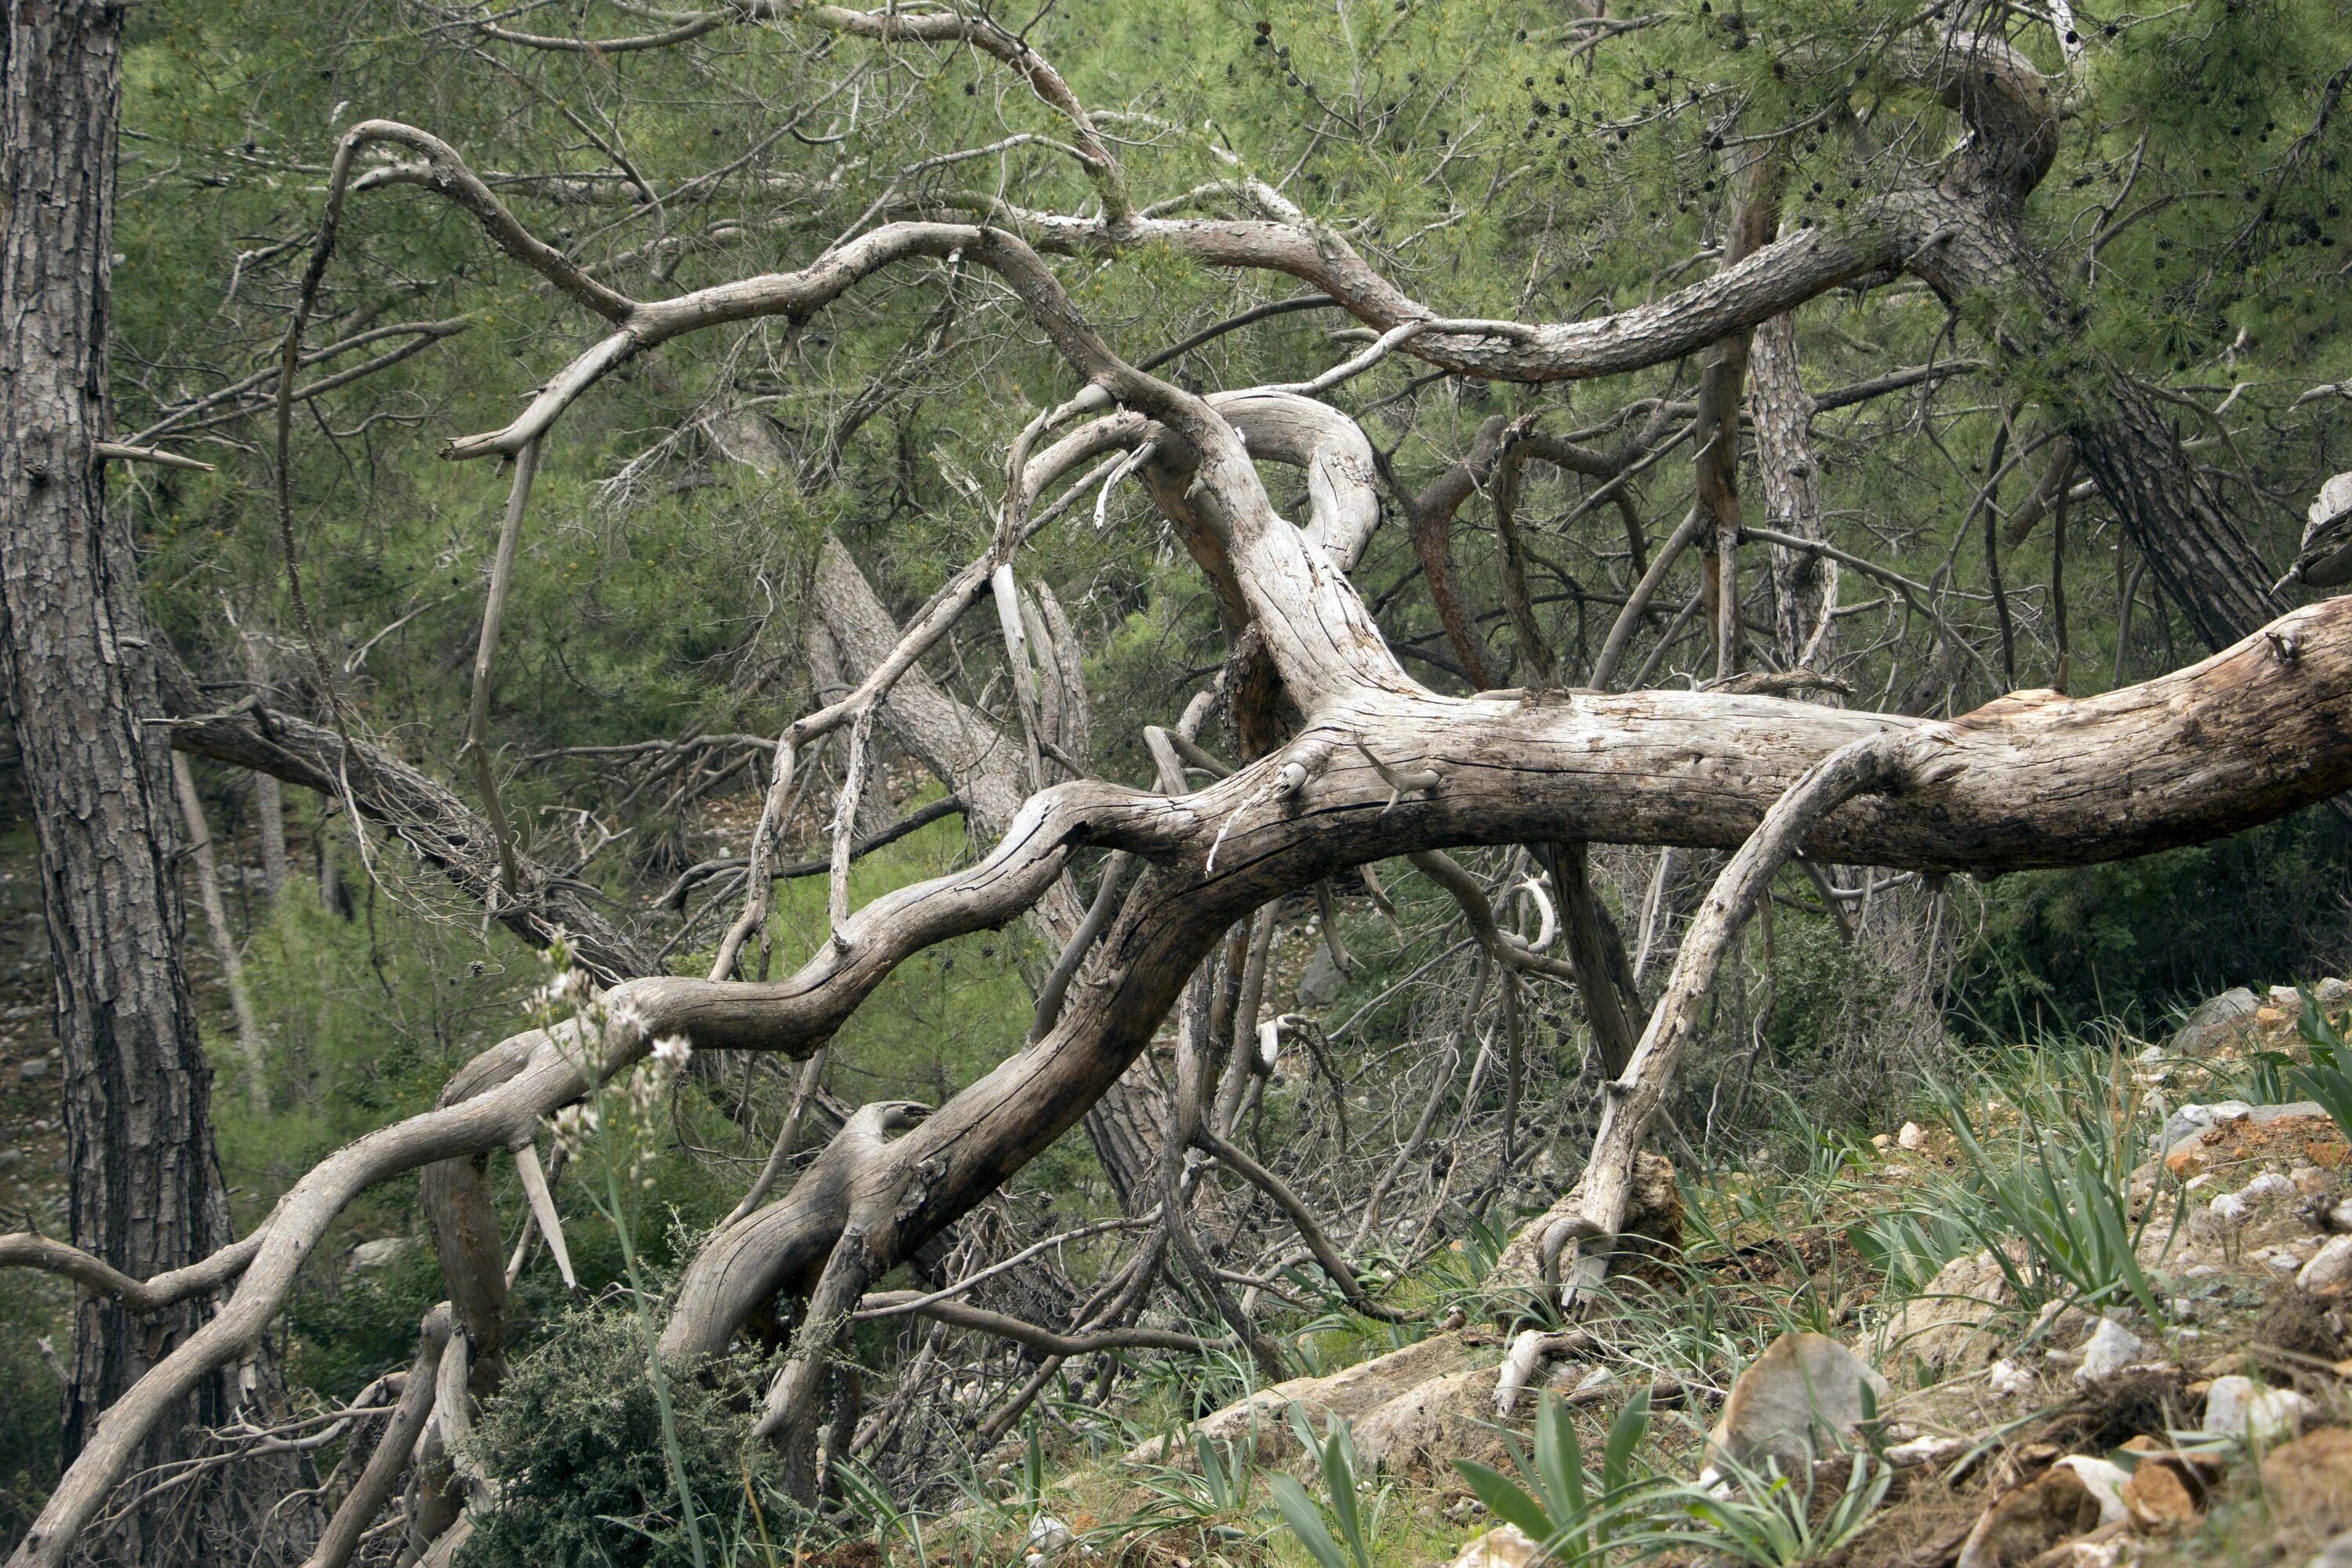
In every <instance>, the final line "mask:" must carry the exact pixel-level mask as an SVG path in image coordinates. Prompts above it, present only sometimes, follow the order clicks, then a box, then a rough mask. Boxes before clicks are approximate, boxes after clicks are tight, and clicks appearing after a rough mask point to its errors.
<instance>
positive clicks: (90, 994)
mask: <svg viewBox="0 0 2352 1568" xmlns="http://www.w3.org/2000/svg"><path fill="white" fill-rule="evenodd" d="M121 15H122V14H121V11H120V10H119V9H117V8H116V7H113V6H110V5H101V4H97V3H95V0H68V3H66V4H52V3H46V0H10V3H9V5H8V8H7V32H6V37H5V46H0V47H5V82H0V144H5V154H0V156H5V176H0V177H5V184H6V195H5V207H0V318H5V321H7V323H8V327H7V331H6V332H5V338H0V374H5V386H0V453H5V462H0V616H5V636H0V675H5V686H6V691H7V699H8V703H9V710H10V713H11V716H12V717H13V719H14V721H15V722H16V738H17V743H18V745H19V746H20V747H21V749H22V751H23V755H24V764H25V778H26V787H27V790H28V792H29V794H30V795H31V797H32V810H33V821H34V827H35V831H36V836H37V838H38V841H39V847H40V866H41V884H42V898H43V902H44V905H45V908H46V910H47V917H48V930H49V941H50V951H51V957H52V959H53V961H54V965H55V970H56V984H57V1003H56V1006H57V1019H56V1022H57V1036H58V1041H59V1043H60V1045H61V1046H62V1047H63V1056H64V1073H63V1079H64V1090H65V1121H66V1139H67V1154H68V1162H69V1164H70V1177H71V1188H70V1200H69V1201H70V1209H71V1224H72V1231H73V1238H74V1240H75V1242H76V1243H77V1244H78V1245H79V1246H80V1247H82V1248H83V1249H84V1250H85V1251H88V1252H89V1253H91V1254H94V1255H95V1256H96V1257H98V1258H100V1259H102V1260H103V1261H104V1262H106V1263H108V1264H110V1265H111V1266H113V1267H114V1268H120V1269H121V1270H122V1271H123V1272H125V1273H127V1274H130V1275H132V1276H134V1277H136V1278H140V1279H146V1278H148V1277H150V1276H152V1275H154V1274H156V1273H158V1272H161V1271H163V1270H168V1269H172V1268H179V1267H182V1266H184V1265H187V1264H191V1263H194V1262H195V1261H196V1260H198V1259H200V1258H205V1257H206V1256H207V1255H209V1254H211V1253H213V1252H214V1251H215V1250H216V1249H218V1248H219V1247H223V1246H225V1245H226V1244H227V1243H228V1242H229V1240H230V1239H231V1237H230V1230H229V1217H228V1204H227V1200H226V1196H225V1194H224V1192H223V1188H222V1184H221V1176H220V1171H219V1168H218V1165H217V1163H216V1162H215V1157H214V1153H213V1147H212V1131H211V1123H210V1120H209V1114H208V1111H209V1105H210V1100H211V1093H212V1076H211V1073H210V1071H209V1070H208V1068H206V1066H205V1057H204V1052H203V1049H202V1047H201V1045H200V1043H199V1040H198V1037H197V1031H196V1016H195V1007H194V1000H193V998H192V997H191V995H190V993H189V989H188V980H187V975H186V973H185V972H184V970H183V968H182V966H181V963H180V957H179V943H180V941H181V937H182V935H183V931H184V913H183V910H182V907H181V902H180V892H179V879H178V875H177V868H176V865H175V855H176V848H177V840H178V835H177V833H176V832H175V831H174V827H173V820H172V814H173V792H172V773H171V752H170V749H169V741H168V736H167V734H166V732H165V731H162V730H159V729H154V728H151V727H149V726H147V725H146V724H145V723H144V722H143V720H144V719H145V718H146V717H149V716H152V715H155V714H157V713H159V712H160V711H161V710H162V703H161V701H160V700H159V697H158V689H157V674H156V667H155V660H154V655H153V652H152V641H151V637H152V634H151V633H150V632H149V630H148V626H147V622H146V617H145V615H144V612H143V611H142V608H141V605H140V598H139V579H138V563H137V560H136V557H135V554H134V552H133V549H132V544H131V533H130V529H129V526H128V523H127V521H124V520H123V519H122V517H121V515H120V514H119V512H116V513H110V511H109V509H108V507H107V503H106V484H105V479H104V470H103V468H102V466H101V464H100V461H99V460H98V458H97V457H96V455H95V452H94V449H93V448H94V443H96V442H98V441H100V440H103V439H105V438H107V437H109V436H110V434H111V431H110V428H109V425H108V416H107V396H106V337H107V331H108V321H109V272H110V254H111V247H112V245H113V238H114V237H113V217H112V214H113V206H114V161H115V132H116V121H117V115H118V112H119V108H120V101H121ZM206 1315H207V1310H206V1309H205V1307H204V1306H203V1305H201V1304H200V1303H199V1302H198V1301H195V1300H190V1301H186V1302H183V1303H180V1304H178V1305H176V1306H174V1307H173V1308H171V1309H170V1310H166V1311H163V1312H162V1313H159V1314H157V1315H155V1316H153V1317H152V1318H148V1319H146V1320H143V1321H142V1320H140V1319H137V1318H134V1317H133V1316H132V1315H131V1313H130V1312H128V1311H127V1310H124V1309H122V1308H121V1307H120V1306H118V1305H116V1304H114V1303H112V1302H111V1301H110V1300H106V1299H103V1298H100V1297H99V1296H96V1295H92V1294H88V1293H85V1294H84V1295H83V1296H82V1297H81V1299H80V1300H79V1302H78V1303H77V1306H76V1310H75V1313H74V1344H73V1367H72V1373H71V1378H70V1381H69V1383H68V1387H67V1391H66V1412H65V1452H66V1454H67V1456H68V1458H71V1457H72V1456H73V1455H75V1454H76V1453H78V1452H79V1451H80V1450H81V1448H82V1447H84V1445H86V1444H87V1443H88V1442H89V1439H90V1436H91V1433H92V1429H93V1426H94V1425H95V1424H96V1422H97V1420H98V1417H99V1415H100V1412H101V1411H103V1410H104V1409H105V1408H106V1407H107V1406H108V1405H111V1404H112V1403H113V1402H114V1401H115V1400H116V1399H117V1398H119V1397H120V1396H121V1394H122V1392H123V1391H124V1390H125V1389H127V1388H129V1387H130V1386H131V1384H133V1383H134V1382H136V1381H137V1380H138V1378H139V1377H140V1376H141V1374H142V1373H144V1372H145V1371H146V1370H147V1369H148V1368H149V1367H150V1366H152V1365H153V1364H154V1363H156V1362H157V1361H159V1360H161V1359H163V1356H164V1355H165V1354H166V1353H167V1352H170V1351H171V1350H172V1349H173V1347H174V1346H175V1345H177V1344H179V1343H180V1342H183V1341H184V1340H185V1339H187V1338H188V1337H189V1335H190V1334H191V1333H193V1332H194V1331H195V1329H196V1328H197V1326H198V1325H199V1323H200V1322H201V1321H203V1319H204V1318H205V1316H206ZM189 1392H190V1393H191V1394H193V1398H192V1399H191V1400H190V1401H189V1402H187V1403H185V1404H184V1405H179V1406H178V1407H177V1408H176V1409H175V1411H174V1412H173V1417H172V1418H170V1419H167V1420H165V1421H163V1422H162V1423H160V1424H158V1425H157V1426H155V1428H154V1429H153V1431H152V1435H151V1436H149V1438H148V1440H147V1441H146V1443H145V1444H144V1445H143V1446H142V1450H141V1456H140V1462H141V1463H142V1464H144V1465H157V1464H162V1463H165V1462H167V1461H169V1460H172V1459H175V1458H184V1457H186V1456H188V1455H190V1454H192V1453H194V1452H195V1451H196V1445H195V1443H194V1441H193V1440H192V1438H191V1436H190V1435H189V1433H188V1431H187V1427H188V1426H189V1424H190V1423H192V1422H193V1423H216V1422H219V1421H222V1420H224V1419H226V1417H227V1415H229V1413H230V1410H231V1408H232V1406H233V1405H234V1404H235V1403H236V1384H235V1381H234V1374H233V1373H232V1372H231V1371H230V1370H229V1369H226V1368H216V1369H214V1370H213V1371H212V1372H211V1373H209V1374H208V1375H206V1376H205V1377H203V1378H201V1379H198V1380H196V1381H194V1383H193V1384H191V1385H190V1389H189ZM193 1512H194V1510H190V1509H189V1508H187V1507H185V1506H182V1507H179V1508H177V1509H175V1510H173V1514H172V1516H171V1517H170V1518H169V1519H167V1518H166V1517H165V1516H164V1515H163V1513H161V1512H160V1511H156V1510H133V1511H132V1512H131V1513H130V1514H128V1515H126V1516H125V1517H124V1518H123V1519H122V1521H121V1524H120V1526H119V1527H118V1528H117V1529H116V1530H114V1531H111V1532H110V1535H109V1537H108V1538H107V1539H106V1540H105V1541H103V1542H98V1541H93V1542H89V1544H90V1545H91V1546H93V1547H98V1548H100V1550H101V1551H102V1552H105V1553H106V1554H108V1555H115V1556H120V1557H121V1558H122V1559H123V1560H125V1561H138V1562H149V1563H161V1562H167V1561H178V1562H186V1563H206V1562H212V1561H215V1553H216V1552H228V1553H231V1554H235V1547H234V1546H233V1544H232V1542H230V1541H229V1540H227V1539H226V1537H225V1535H224V1534H223V1532H221V1531H218V1530H217V1529H215V1528H211V1527H208V1526H206V1525H205V1524H204V1523H202V1522H200V1521H196V1520H195V1519H194V1518H193V1517H192V1514H193ZM175 1521H177V1522H175Z"/></svg>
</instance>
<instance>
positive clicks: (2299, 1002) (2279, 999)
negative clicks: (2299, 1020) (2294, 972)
mask: <svg viewBox="0 0 2352 1568" xmlns="http://www.w3.org/2000/svg"><path fill="white" fill-rule="evenodd" d="M2271 1005H2272V1006H2273V1007H2275V1008H2277V1009H2278V1010H2279V1011H2280V1012H2282V1013H2284V1014H2286V1015H2287V1016H2289V1017H2293V1016H2294V1015H2295V1014H2298V1013H2300V1012H2302V1011H2303V993H2302V992H2300V991H2297V990H2296V989H2295V988H2294V986H2292V985H2273V986H2272V987H2271Z"/></svg>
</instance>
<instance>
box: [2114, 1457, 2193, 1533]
mask: <svg viewBox="0 0 2352 1568" xmlns="http://www.w3.org/2000/svg"><path fill="white" fill-rule="evenodd" d="M2122 1500H2123V1505H2124V1508H2125V1509H2126V1510H2127V1511H2128V1512H2129V1513H2130V1515H2131V1521H2132V1523H2133V1524H2135V1525H2137V1527H2138V1528H2139V1529H2141V1530H2143V1531H2147V1532H2148V1533H2149V1534H2152V1535H2168V1534H2170V1533H2172V1532H2173V1531H2179V1530H2186V1529H2187V1528H2188V1527H2189V1526H2190V1525H2192V1524H2194V1523H2196V1522H2197V1499H2196V1496H2195V1494H2193V1493H2192V1492H2190V1490H2189V1483H2188V1482H2187V1481H2185V1480H2183V1479H2181V1478H2180V1474H2179V1471H2177V1470H2175V1469H2173V1468H2172V1467H2171V1466H2169V1465H2161V1464H2158V1463H2156V1462H2155V1461H2153V1460H2149V1459H2143V1460H2141V1461H2140V1462H2139V1464H2137V1466H2135V1467H2133V1469H2132V1473H2131V1479H2128V1480H2126V1481H2125V1482H2124V1485H2123V1492H2122Z"/></svg>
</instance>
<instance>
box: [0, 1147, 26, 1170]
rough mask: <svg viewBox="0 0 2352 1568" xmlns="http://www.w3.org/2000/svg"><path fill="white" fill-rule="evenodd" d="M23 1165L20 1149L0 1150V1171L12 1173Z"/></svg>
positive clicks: (22, 1152)
mask: <svg viewBox="0 0 2352 1568" xmlns="http://www.w3.org/2000/svg"><path fill="white" fill-rule="evenodd" d="M23 1163H25V1152H24V1151H23V1150H22V1149H0V1171H13V1170H15V1169H16V1167H17V1166H19V1165H21V1164H23Z"/></svg>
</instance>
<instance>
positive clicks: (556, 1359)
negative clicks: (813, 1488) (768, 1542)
mask: <svg viewBox="0 0 2352 1568" xmlns="http://www.w3.org/2000/svg"><path fill="white" fill-rule="evenodd" d="M721 1381H722V1382H723V1381H725V1380H721ZM669 1388H670V1399H671V1403H672V1406H673V1409H674V1412H675V1415H676V1428H677V1446H678V1451H679V1455H678V1457H679V1458H680V1460H681V1465H680V1468H681V1470H682V1471H683V1473H684V1475H685V1477H686V1479H687V1484H688V1488H689V1489H690V1490H691V1491H692V1493H693V1500H694V1506H695V1508H696V1509H697V1510H698V1512H699V1513H700V1515H701V1516H702V1517H703V1518H704V1519H706V1520H707V1519H709V1518H711V1517H712V1516H714V1515H715V1516H717V1517H718V1518H719V1519H720V1520H722V1521H723V1520H728V1519H731V1518H734V1517H736V1516H738V1515H741V1514H744V1513H747V1512H748V1511H749V1509H748V1506H747V1505H748V1504H749V1503H750V1501H751V1499H750V1498H749V1497H748V1496H747V1494H746V1490H745V1489H746V1486H747V1484H748V1483H749V1479H750V1478H748V1477H747V1473H746V1471H745V1469H744V1468H743V1462H742V1459H741V1455H742V1453H743V1452H744V1441H745V1439H746V1438H747V1437H748V1436H750V1433H751V1423H752V1421H753V1419H754V1416H755V1415H756V1412H755V1411H754V1410H751V1409H745V1410H740V1411H739V1410H737V1409H735V1408H733V1407H731V1405H730V1403H729V1401H728V1400H727V1398H726V1397H725V1396H724V1395H723V1394H721V1393H720V1392H719V1390H718V1389H715V1388H714V1387H713V1386H711V1384H710V1382H709V1380H705V1379H698V1378H692V1377H681V1376H672V1377H671V1378H670V1379H669ZM475 1447H476V1450H477V1451H478V1453H479V1454H480V1455H481V1456H482V1457H483V1458H485V1460H486V1461H487V1464H488V1469H489V1472H490V1475H491V1477H492V1479H495V1480H496V1481H497V1482H498V1483H499V1503H498V1506H497V1507H495V1508H494V1509H492V1510H488V1512H487V1513H484V1514H482V1515H481V1516H480V1517H479V1519H478V1523H477V1526H476V1529H475V1531H474V1537H473V1540H472V1541H471V1542H468V1543H467V1547H466V1550H465V1552H464V1554H463V1556H462V1557H461V1559H460V1561H461V1562H462V1563H465V1564H466V1568H607V1565H610V1568H637V1565H642V1568H655V1565H667V1564H674V1563H688V1562H690V1561H691V1555H690V1552H689V1551H688V1542H687V1533H686V1527H685V1515H684V1511H683V1510H682V1509H681V1507H680V1501H679V1499H678V1497H677V1491H676V1489H675V1487H674V1486H673V1485H672V1482H671V1471H670V1468H669V1460H668V1457H667V1452H666V1448H665V1445H664V1441H663V1436H662V1420H661V1412H660V1409H659V1407H658V1405H656V1401H655V1397H654V1389H653V1384H652V1383H651V1382H650V1381H649V1379H648V1378H647V1375H646V1342H645V1337H644V1333H643V1331H642V1329H641V1328H640V1327H639V1325H638V1322H637V1321H636V1318H635V1314H634V1313H632V1312H631V1311H629V1310H627V1307H626V1305H625V1303H621V1302H616V1303H614V1304H613V1305H612V1306H610V1307H606V1308H604V1309H602V1310H600V1309H598V1308H595V1307H590V1308H584V1309H580V1310H574V1311H572V1313H570V1314H568V1315H567V1317H566V1318H565V1319H564V1320H563V1321H561V1322H559V1323H558V1324H557V1325H556V1327H555V1331H553V1332H552V1333H551V1334H550V1335H549V1336H548V1338H547V1340H546V1342H544V1343H543V1344H542V1345H541V1347H540V1348H539V1349H537V1350H536V1351H533V1352H531V1353H530V1355H528V1356H526V1357H525V1358H523V1359H522V1360H521V1361H520V1362H518V1363H516V1364H515V1367H514V1370H513V1372H512V1373H511V1374H510V1375H509V1378H508V1380H507V1384H506V1386H505V1388H504V1389H502V1390H501V1391H500V1392H499V1395H498V1396H497V1397H496V1398H495V1399H493V1400H492V1401H491V1402H490V1404H489V1406H488V1409H487V1410H485V1411H484V1413H483V1415H482V1420H481V1423H480V1425H479V1426H478V1429H477V1437H476V1443H475ZM759 1501H760V1504H761V1507H763V1508H767V1509H768V1510H770V1512H771V1513H772V1512H773V1510H774V1507H775V1504H774V1503H773V1501H772V1496H762V1497H761V1499H760V1500H759ZM776 1522H777V1521H775V1520H773V1519H772V1518H771V1519H770V1520H769V1521H768V1523H769V1524H771V1525H773V1524H775V1523H776Z"/></svg>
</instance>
